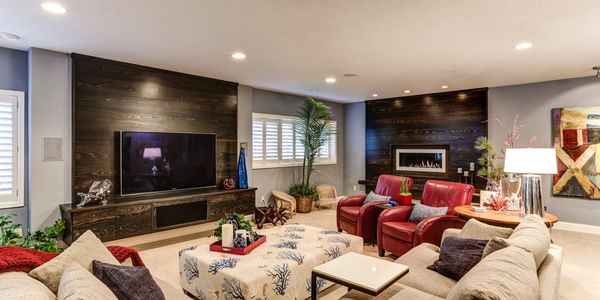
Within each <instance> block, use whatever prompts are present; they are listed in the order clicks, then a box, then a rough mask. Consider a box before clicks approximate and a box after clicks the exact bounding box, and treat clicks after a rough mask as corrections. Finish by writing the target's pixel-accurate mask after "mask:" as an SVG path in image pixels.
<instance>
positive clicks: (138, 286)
mask: <svg viewBox="0 0 600 300" xmlns="http://www.w3.org/2000/svg"><path fill="white" fill-rule="evenodd" d="M92 268H93V274H94V276H96V278H98V279H100V281H102V283H104V284H105V285H106V286H107V287H108V288H109V289H110V290H111V291H112V292H113V293H114V294H115V296H117V298H119V299H129V300H164V299H165V295H164V294H163V292H162V291H161V290H160V287H158V285H157V284H156V282H155V281H154V279H153V278H152V275H150V271H148V269H147V268H146V267H132V266H121V265H111V264H105V263H102V262H99V261H97V260H94V262H93V263H92Z"/></svg>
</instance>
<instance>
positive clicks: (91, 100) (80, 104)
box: [72, 54, 238, 203]
mask: <svg viewBox="0 0 600 300" xmlns="http://www.w3.org/2000/svg"><path fill="white" fill-rule="evenodd" d="M72 59H73V60H72V61H73V64H72V65H73V66H72V67H73V72H72V98H73V179H72V180H73V185H72V186H73V197H72V199H73V203H75V202H77V201H78V198H77V197H76V196H75V194H76V193H77V192H81V191H87V189H88V188H89V187H90V185H91V183H92V182H93V181H94V180H101V179H104V178H108V179H110V180H111V181H112V182H113V184H114V185H115V186H114V189H113V191H115V194H116V193H118V192H117V191H119V190H120V186H119V155H118V147H119V135H118V133H119V132H120V131H121V130H137V131H163V132H196V133H216V134H217V184H218V185H220V184H222V182H223V180H224V179H225V178H229V177H235V168H236V155H237V86H238V84H237V83H233V82H227V81H222V80H216V79H211V78H205V77H200V76H194V75H189V74H183V73H177V72H172V71H167V70H161V69H155V68H150V67H145V66H139V65H134V64H129V63H123V62H117V61H111V60H107V59H102V58H96V57H91V56H85V55H80V54H72ZM148 197H156V196H151V195H149V196H148ZM115 198H118V195H115Z"/></svg>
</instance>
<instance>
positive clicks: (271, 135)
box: [265, 120, 279, 160]
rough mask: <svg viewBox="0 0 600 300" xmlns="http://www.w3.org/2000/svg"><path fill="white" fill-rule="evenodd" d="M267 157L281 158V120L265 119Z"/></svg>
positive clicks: (267, 158) (271, 158)
mask: <svg viewBox="0 0 600 300" xmlns="http://www.w3.org/2000/svg"><path fill="white" fill-rule="evenodd" d="M265 159H266V160H277V159H279V122H277V121H276V120H275V121H274V120H265Z"/></svg>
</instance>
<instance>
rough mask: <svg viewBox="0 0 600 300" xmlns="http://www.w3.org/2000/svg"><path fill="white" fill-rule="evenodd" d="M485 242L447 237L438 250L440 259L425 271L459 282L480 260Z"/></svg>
mask: <svg viewBox="0 0 600 300" xmlns="http://www.w3.org/2000/svg"><path fill="white" fill-rule="evenodd" d="M487 242H488V241H486V240H476V239H466V238H460V237H448V238H446V239H445V240H444V243H442V248H440V257H439V259H438V260H436V261H435V262H434V263H433V265H431V266H428V267H427V269H429V270H432V271H436V272H438V273H440V274H442V275H444V276H446V277H448V278H452V279H454V280H456V281H459V280H460V279H461V278H462V277H463V276H464V275H465V274H467V272H469V271H470V270H471V268H473V267H474V266H475V265H476V264H477V263H479V261H480V260H481V254H482V253H483V249H484V248H485V245H487Z"/></svg>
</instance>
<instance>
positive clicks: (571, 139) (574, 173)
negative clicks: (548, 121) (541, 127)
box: [552, 106, 600, 199]
mask: <svg viewBox="0 0 600 300" xmlns="http://www.w3.org/2000/svg"><path fill="white" fill-rule="evenodd" d="M552 138H553V144H554V148H555V149H556V156H557V164H558V174H556V175H554V178H553V182H552V194H553V195H555V196H563V197H579V198H587V199H600V152H599V151H598V149H597V148H598V147H600V146H599V145H600V106H590V107H574V108H554V109H552Z"/></svg>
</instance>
